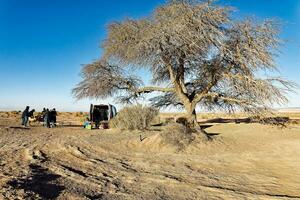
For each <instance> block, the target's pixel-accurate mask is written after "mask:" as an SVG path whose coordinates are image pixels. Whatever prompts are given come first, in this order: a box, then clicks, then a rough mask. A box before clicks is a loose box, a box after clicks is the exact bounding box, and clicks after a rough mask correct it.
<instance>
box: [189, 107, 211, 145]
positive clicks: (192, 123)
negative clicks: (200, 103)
mask: <svg viewBox="0 0 300 200" xmlns="http://www.w3.org/2000/svg"><path fill="white" fill-rule="evenodd" d="M186 119H187V127H188V128H189V129H190V130H191V131H196V132H198V133H199V135H200V136H201V137H203V139H205V140H206V139H208V136H207V134H206V133H205V132H204V131H203V130H201V128H200V125H199V124H198V122H197V114H196V109H195V107H192V106H191V105H190V106H189V107H188V108H187V107H186Z"/></svg>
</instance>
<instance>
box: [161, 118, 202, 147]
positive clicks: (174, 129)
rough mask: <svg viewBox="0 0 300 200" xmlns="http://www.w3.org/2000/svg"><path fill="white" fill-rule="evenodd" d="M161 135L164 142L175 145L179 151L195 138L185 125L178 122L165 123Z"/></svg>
mask: <svg viewBox="0 0 300 200" xmlns="http://www.w3.org/2000/svg"><path fill="white" fill-rule="evenodd" d="M161 136H162V138H163V140H164V141H165V142H166V143H169V144H171V145H173V146H176V147H177V148H178V150H179V151H181V150H184V149H185V148H186V147H187V146H188V145H189V144H191V143H192V142H193V141H194V140H195V139H196V135H195V134H194V133H191V132H190V131H189V130H188V129H187V128H186V126H184V125H182V124H179V123H173V124H169V125H167V126H166V127H165V128H164V130H163V131H162V133H161Z"/></svg>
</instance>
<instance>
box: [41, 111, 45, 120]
mask: <svg viewBox="0 0 300 200" xmlns="http://www.w3.org/2000/svg"><path fill="white" fill-rule="evenodd" d="M45 113H46V108H43V111H42V113H41V121H42V122H43V121H44V118H45Z"/></svg>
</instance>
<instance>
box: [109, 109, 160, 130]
mask: <svg viewBox="0 0 300 200" xmlns="http://www.w3.org/2000/svg"><path fill="white" fill-rule="evenodd" d="M157 116H158V110H157V109H155V108H152V107H146V106H142V105H135V106H130V107H125V108H123V109H122V110H120V112H119V113H118V115H117V116H116V117H115V118H113V119H111V120H110V122H109V125H110V127H112V128H120V129H127V130H143V129H147V128H149V127H150V123H151V122H152V121H153V120H154V118H155V117H157Z"/></svg>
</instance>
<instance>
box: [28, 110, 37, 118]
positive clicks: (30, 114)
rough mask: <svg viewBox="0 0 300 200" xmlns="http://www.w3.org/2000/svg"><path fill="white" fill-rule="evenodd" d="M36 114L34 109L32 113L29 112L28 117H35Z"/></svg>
mask: <svg viewBox="0 0 300 200" xmlns="http://www.w3.org/2000/svg"><path fill="white" fill-rule="evenodd" d="M34 112H35V110H34V109H32V110H31V111H30V112H28V114H27V117H33V113H34Z"/></svg>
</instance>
